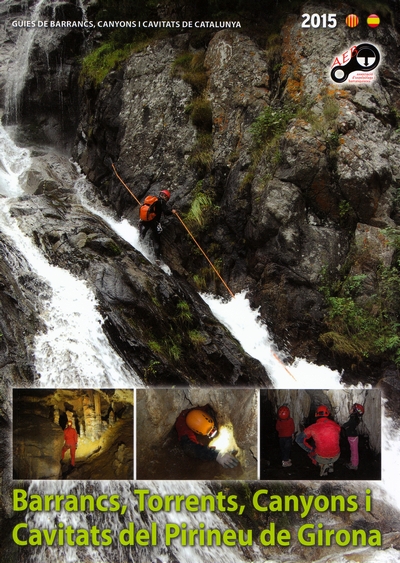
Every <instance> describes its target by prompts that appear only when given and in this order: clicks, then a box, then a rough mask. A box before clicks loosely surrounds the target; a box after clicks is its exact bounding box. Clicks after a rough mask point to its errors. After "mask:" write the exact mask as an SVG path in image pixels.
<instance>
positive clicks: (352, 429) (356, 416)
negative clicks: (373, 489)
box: [342, 403, 364, 471]
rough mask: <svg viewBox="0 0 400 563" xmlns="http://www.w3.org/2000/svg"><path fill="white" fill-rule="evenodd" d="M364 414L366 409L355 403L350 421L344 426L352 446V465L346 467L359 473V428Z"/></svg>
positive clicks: (348, 464)
mask: <svg viewBox="0 0 400 563" xmlns="http://www.w3.org/2000/svg"><path fill="white" fill-rule="evenodd" d="M363 414H364V407H363V406H362V405H360V404H359V403H354V405H353V406H352V408H351V411H350V418H349V420H348V421H347V422H345V423H344V424H343V426H342V428H343V429H344V431H345V433H346V436H347V440H348V442H349V446H350V463H347V464H346V467H347V468H348V469H352V470H353V471H357V469H358V463H359V458H358V434H357V426H358V425H359V424H360V422H361V418H362V416H363Z"/></svg>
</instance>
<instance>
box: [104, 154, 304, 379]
mask: <svg viewBox="0 0 400 563" xmlns="http://www.w3.org/2000/svg"><path fill="white" fill-rule="evenodd" d="M111 166H112V169H113V170H114V174H115V175H116V177H117V178H118V180H119V181H120V182H121V184H122V185H123V186H124V188H126V189H127V190H128V192H129V193H130V194H131V196H132V197H133V199H134V200H135V201H136V203H137V204H138V205H141V203H140V201H139V200H138V198H137V197H136V196H135V194H134V193H133V192H132V191H131V190H130V189H129V188H128V186H127V185H126V184H125V182H124V181H123V179H122V178H121V176H120V175H119V174H118V172H117V169H116V168H115V165H114V163H111ZM173 213H174V215H175V217H177V218H178V219H179V221H180V222H181V223H182V225H183V227H184V228H185V229H186V231H187V232H188V233H189V235H190V237H191V238H192V240H193V242H194V243H195V245H196V246H197V247H198V249H199V250H200V251H201V252H202V254H203V255H204V257H205V259H206V260H207V262H208V263H209V264H210V266H211V268H212V269H213V270H214V272H215V273H216V274H217V276H218V277H219V279H220V280H221V282H222V283H223V284H224V286H225V288H226V290H227V291H228V293H229V295H230V296H231V297H235V294H234V293H233V291H231V289H230V288H229V287H228V285H227V283H226V282H225V281H224V279H223V278H222V276H221V274H220V273H219V272H218V270H217V268H216V267H215V266H214V264H213V263H212V262H211V260H210V259H209V257H208V256H207V254H206V253H205V252H204V250H203V249H202V248H201V246H200V245H199V243H198V242H197V240H196V239H195V238H194V236H193V234H192V233H191V231H190V229H189V228H188V227H187V225H186V224H185V222H184V221H183V219H182V218H181V217H180V216H179V214H178V212H177V211H174V212H173ZM273 356H274V357H275V359H276V360H277V361H278V362H279V363H280V364H281V365H282V366H283V367H284V369H285V370H286V371H287V373H288V374H289V375H290V377H292V378H293V379H294V380H295V381H297V380H296V378H295V377H294V375H292V374H291V373H290V371H289V370H288V368H287V367H286V366H285V364H284V363H283V362H282V360H280V359H279V358H278V356H277V355H276V354H274V353H273Z"/></svg>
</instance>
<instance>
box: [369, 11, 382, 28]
mask: <svg viewBox="0 0 400 563" xmlns="http://www.w3.org/2000/svg"><path fill="white" fill-rule="evenodd" d="M380 23H381V20H380V17H379V16H377V15H376V14H371V15H370V16H368V18H367V24H368V25H369V27H378V25H379V24H380Z"/></svg>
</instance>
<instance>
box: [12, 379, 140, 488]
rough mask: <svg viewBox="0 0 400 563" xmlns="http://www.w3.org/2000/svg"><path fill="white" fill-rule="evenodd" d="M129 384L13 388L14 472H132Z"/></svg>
mask: <svg viewBox="0 0 400 563" xmlns="http://www.w3.org/2000/svg"><path fill="white" fill-rule="evenodd" d="M133 406H134V395H133V390H132V389H14V390H13V434H12V436H13V445H12V450H13V478H14V479H29V480H30V479H35V480H36V479H39V480H53V479H66V480H88V479H93V480H99V479H100V480H113V479H117V480H118V479H132V478H133V465H134V462H133Z"/></svg>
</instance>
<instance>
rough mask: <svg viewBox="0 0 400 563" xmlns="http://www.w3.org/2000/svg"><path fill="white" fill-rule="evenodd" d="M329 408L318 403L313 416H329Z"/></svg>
mask: <svg viewBox="0 0 400 563" xmlns="http://www.w3.org/2000/svg"><path fill="white" fill-rule="evenodd" d="M329 414H330V413H329V410H328V409H327V408H326V406H325V405H320V406H319V407H317V410H316V411H315V417H316V418H320V417H323V416H329Z"/></svg>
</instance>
